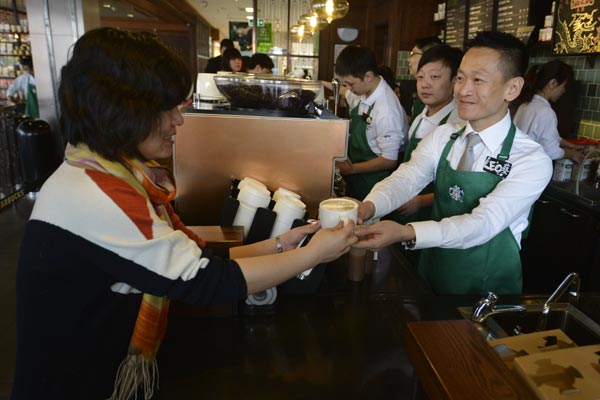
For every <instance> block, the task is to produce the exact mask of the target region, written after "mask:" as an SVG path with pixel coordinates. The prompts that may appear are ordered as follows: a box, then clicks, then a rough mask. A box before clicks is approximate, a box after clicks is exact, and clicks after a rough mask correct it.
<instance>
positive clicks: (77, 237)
mask: <svg viewBox="0 0 600 400" xmlns="http://www.w3.org/2000/svg"><path fill="white" fill-rule="evenodd" d="M191 90H192V81H191V75H190V71H189V70H188V68H187V67H186V65H185V63H184V61H183V59H182V58H181V57H180V56H179V54H178V53H177V52H175V51H173V50H172V49H171V48H169V47H167V46H166V45H165V44H164V43H162V42H161V41H160V40H159V39H158V38H157V37H156V36H155V35H152V34H149V33H130V32H124V31H119V30H116V29H112V28H101V29H96V30H92V31H89V32H87V33H86V34H85V35H83V36H82V37H81V38H80V39H79V40H78V41H77V43H75V46H74V48H73V52H72V55H71V57H70V59H69V61H68V62H67V64H66V65H65V66H64V67H63V68H62V71H61V80H60V88H59V92H58V94H59V102H60V110H61V115H60V123H61V127H62V130H63V133H64V134H65V136H66V138H67V140H68V145H67V147H66V150H65V161H64V162H63V164H62V165H61V166H60V167H59V168H58V169H57V170H56V171H55V173H54V174H53V175H52V176H51V177H50V178H49V179H48V180H47V181H46V182H45V184H44V185H43V187H42V189H41V190H40V193H39V196H38V198H37V200H36V203H35V207H34V209H33V212H32V215H31V219H30V221H29V222H28V224H27V227H26V231H25V235H24V238H23V242H22V244H21V253H20V260H19V268H18V273H17V365H16V369H15V377H14V385H13V393H12V398H13V399H19V400H21V399H42V398H44V399H106V398H111V399H128V398H131V397H132V396H134V395H136V394H138V395H140V397H141V398H144V399H149V398H151V397H152V395H153V390H154V388H155V387H156V385H157V383H158V382H157V381H158V372H157V365H156V360H155V356H156V353H157V351H158V347H159V345H160V342H161V340H162V338H163V336H164V333H165V329H166V325H167V312H168V307H169V300H170V299H178V300H181V301H185V302H189V303H195V304H215V303H219V304H223V303H236V302H238V301H239V300H242V299H245V298H246V297H247V295H248V293H254V292H257V291H261V290H265V289H267V288H271V287H273V286H275V285H277V284H279V283H281V282H283V281H285V280H287V279H290V278H292V277H294V276H296V275H297V274H299V273H300V272H302V271H304V270H307V269H309V268H311V267H314V266H315V265H317V264H319V263H322V262H327V261H330V260H333V259H336V258H337V257H339V256H340V255H341V254H343V253H344V252H345V251H347V250H348V249H349V246H351V245H352V244H354V243H355V242H356V238H355V236H354V235H353V228H354V225H353V224H352V223H349V224H347V225H346V226H342V224H341V223H340V226H338V227H336V228H333V229H323V230H320V231H319V232H317V233H316V234H315V236H314V237H313V239H312V240H311V241H310V242H309V244H308V245H307V246H306V247H301V248H296V247H297V246H298V244H299V242H300V240H301V239H302V238H303V237H304V236H305V235H307V234H310V233H314V232H316V231H317V230H318V228H319V226H318V224H315V225H308V226H305V227H300V228H296V229H294V230H291V231H289V232H287V233H285V234H282V235H281V236H280V237H276V238H273V239H268V240H265V241H263V242H259V243H255V244H252V245H247V246H241V247H237V248H232V249H231V250H230V253H229V256H230V257H231V258H230V259H223V258H220V257H216V256H214V255H212V254H211V252H210V251H209V250H207V249H205V248H204V247H205V244H204V242H203V241H202V239H201V238H199V237H198V236H196V235H195V234H194V233H193V232H191V231H190V230H189V229H187V228H186V227H185V225H184V224H183V222H182V221H181V220H180V219H179V217H178V216H177V215H176V214H175V213H174V210H173V208H172V206H171V205H170V201H171V200H172V199H173V198H174V197H175V184H174V182H173V179H172V176H171V174H170V172H169V171H168V170H167V169H165V168H163V167H161V166H160V164H159V163H157V162H156V161H153V160H155V159H161V158H165V157H170V156H171V155H172V152H173V142H174V140H175V135H176V133H177V131H176V130H177V126H179V125H181V124H183V118H182V115H181V114H180V112H179V107H178V106H179V105H180V104H181V103H182V102H183V101H184V100H186V99H187V98H188V96H189V95H190V93H191ZM111 393H112V396H111Z"/></svg>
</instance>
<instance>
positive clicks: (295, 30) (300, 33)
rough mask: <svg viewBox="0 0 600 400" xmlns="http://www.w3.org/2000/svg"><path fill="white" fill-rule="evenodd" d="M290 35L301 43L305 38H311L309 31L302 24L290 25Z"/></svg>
mask: <svg viewBox="0 0 600 400" xmlns="http://www.w3.org/2000/svg"><path fill="white" fill-rule="evenodd" d="M290 33H291V34H292V35H294V36H296V37H298V40H299V41H300V42H301V41H302V39H304V38H305V37H311V36H312V33H311V32H310V30H308V29H306V27H305V26H304V25H302V24H298V25H292V26H291V27H290Z"/></svg>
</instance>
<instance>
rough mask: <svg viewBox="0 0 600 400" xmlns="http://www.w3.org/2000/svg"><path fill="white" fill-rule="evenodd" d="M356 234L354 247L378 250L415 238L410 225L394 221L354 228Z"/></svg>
mask: <svg viewBox="0 0 600 400" xmlns="http://www.w3.org/2000/svg"><path fill="white" fill-rule="evenodd" d="M354 233H355V234H356V236H358V242H357V243H356V244H355V245H354V247H356V248H360V249H368V250H373V251H379V250H381V249H382V248H384V247H387V246H389V245H390V244H393V243H398V242H404V241H407V240H412V239H414V238H415V230H414V229H413V227H412V226H410V225H400V224H398V223H396V222H394V221H380V222H377V223H376V224H373V225H368V226H363V227H360V228H357V229H355V230H354Z"/></svg>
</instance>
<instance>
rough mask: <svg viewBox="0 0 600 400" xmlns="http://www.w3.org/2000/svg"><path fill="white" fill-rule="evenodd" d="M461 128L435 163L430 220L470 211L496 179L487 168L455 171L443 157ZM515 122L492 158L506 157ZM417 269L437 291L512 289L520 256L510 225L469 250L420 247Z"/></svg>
mask: <svg viewBox="0 0 600 400" xmlns="http://www.w3.org/2000/svg"><path fill="white" fill-rule="evenodd" d="M464 129H465V128H463V129H462V130H460V131H459V132H456V133H454V134H452V136H451V137H450V140H449V141H448V143H447V144H446V147H445V148H444V151H443V153H442V156H441V157H440V162H439V165H438V168H437V173H436V180H435V192H434V193H435V199H434V205H433V215H432V217H433V219H434V220H435V221H440V220H441V219H442V218H446V217H451V216H454V215H461V214H466V213H470V212H471V211H472V210H473V209H474V208H475V207H477V206H478V205H479V199H480V198H482V197H485V196H487V195H488V194H489V193H490V192H491V191H492V190H494V188H495V187H496V185H497V184H498V182H500V181H501V180H502V178H501V177H499V176H497V175H494V174H492V173H490V172H485V171H482V172H471V171H456V170H454V169H453V168H451V167H450V164H449V163H448V161H447V160H446V157H447V156H448V153H449V151H450V148H451V147H452V145H453V144H454V142H455V141H456V138H457V137H458V136H460V134H461V133H462V132H463V131H464ZM514 137H515V126H514V124H511V127H510V130H509V132H508V135H507V137H506V139H505V140H504V144H503V146H502V150H501V151H500V154H499V155H498V159H499V160H502V161H506V160H508V156H509V154H510V149H511V147H512V143H513V139H514ZM419 273H420V274H421V276H422V277H423V278H425V280H427V281H428V282H429V283H430V285H431V287H432V289H433V290H434V292H435V293H437V294H485V293H487V292H489V291H492V292H494V293H497V294H518V293H521V290H522V274H521V258H520V256H519V245H518V244H517V242H516V240H515V238H514V236H513V235H512V232H511V231H510V228H506V229H504V230H503V231H502V232H500V233H498V234H497V235H496V236H494V237H493V238H492V239H490V240H489V241H488V242H487V243H484V244H481V245H479V246H475V247H472V248H469V249H464V250H461V249H443V248H437V247H436V248H431V249H424V250H423V251H422V254H421V259H420V262H419Z"/></svg>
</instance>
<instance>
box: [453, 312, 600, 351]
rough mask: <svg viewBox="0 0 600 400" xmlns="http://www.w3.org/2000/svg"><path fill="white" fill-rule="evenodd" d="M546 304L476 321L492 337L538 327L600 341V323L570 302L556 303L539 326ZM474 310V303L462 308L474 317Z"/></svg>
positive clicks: (580, 342)
mask: <svg viewBox="0 0 600 400" xmlns="http://www.w3.org/2000/svg"><path fill="white" fill-rule="evenodd" d="M542 307H543V305H542V304H528V305H527V310H526V311H522V312H507V313H501V314H495V315H492V316H490V317H488V318H487V319H486V320H485V321H484V322H481V323H478V322H473V325H474V326H475V328H477V330H478V331H479V333H480V334H482V335H483V336H484V337H485V338H486V340H488V341H490V340H495V339H500V338H503V337H507V336H515V335H517V334H520V333H532V332H535V331H537V330H550V329H561V330H562V331H563V332H564V333H565V334H566V335H567V336H568V337H570V338H571V339H572V340H573V341H574V342H575V343H576V344H577V345H578V346H585V345H589V344H599V343H600V325H599V324H598V323H596V322H594V320H592V319H591V318H589V317H588V316H587V315H585V314H584V313H583V312H581V311H580V310H579V309H578V308H577V307H575V306H573V305H572V304H570V303H554V304H552V309H551V311H550V314H549V315H548V317H547V319H546V320H545V326H543V328H542V329H539V327H540V321H541V318H542ZM472 310H473V308H472V307H459V308H458V311H459V313H460V314H461V315H462V316H463V318H465V319H468V320H471V314H472ZM542 322H544V321H542ZM543 325H544V324H543Z"/></svg>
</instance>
